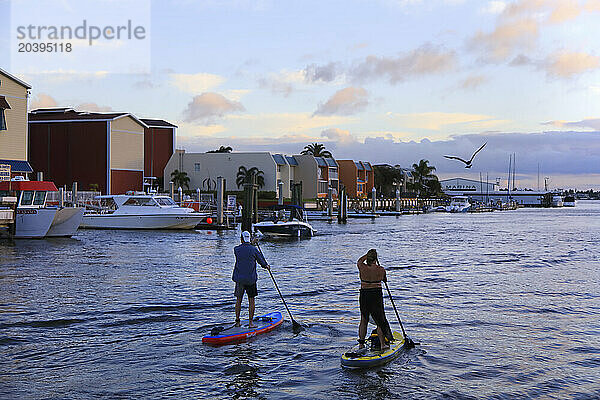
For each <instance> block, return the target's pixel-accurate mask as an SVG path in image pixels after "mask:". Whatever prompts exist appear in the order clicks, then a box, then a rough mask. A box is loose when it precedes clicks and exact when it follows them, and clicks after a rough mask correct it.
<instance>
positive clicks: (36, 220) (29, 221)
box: [0, 177, 58, 239]
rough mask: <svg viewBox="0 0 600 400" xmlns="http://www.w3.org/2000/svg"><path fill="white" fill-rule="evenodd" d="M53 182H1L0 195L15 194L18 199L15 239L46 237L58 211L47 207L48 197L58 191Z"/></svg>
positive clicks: (19, 179)
mask: <svg viewBox="0 0 600 400" xmlns="http://www.w3.org/2000/svg"><path fill="white" fill-rule="evenodd" d="M56 190H57V189H56V186H54V183H52V182H44V181H28V180H25V179H23V178H21V177H18V178H13V180H11V181H10V182H0V192H2V193H0V195H2V194H8V193H15V194H16V197H17V199H18V203H17V210H16V215H15V234H14V238H15V239H40V238H43V237H45V236H46V234H47V233H48V230H49V229H50V226H51V225H52V221H54V216H55V215H56V212H57V211H58V209H57V208H54V207H46V195H47V193H48V192H49V191H56Z"/></svg>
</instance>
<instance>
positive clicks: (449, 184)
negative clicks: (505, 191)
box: [440, 178, 498, 196]
mask: <svg viewBox="0 0 600 400" xmlns="http://www.w3.org/2000/svg"><path fill="white" fill-rule="evenodd" d="M440 185H442V190H443V191H444V193H446V194H448V195H451V196H452V195H453V194H454V193H456V194H457V195H458V193H460V195H461V196H462V195H464V193H468V192H484V193H485V192H494V191H496V190H498V184H497V183H496V182H484V181H476V180H474V179H466V178H451V179H442V180H441V181H440Z"/></svg>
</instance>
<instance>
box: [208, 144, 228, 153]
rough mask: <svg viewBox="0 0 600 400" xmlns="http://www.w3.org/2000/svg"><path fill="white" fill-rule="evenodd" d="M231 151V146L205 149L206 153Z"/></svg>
mask: <svg viewBox="0 0 600 400" xmlns="http://www.w3.org/2000/svg"><path fill="white" fill-rule="evenodd" d="M232 151H233V147H231V146H227V147H225V146H221V147H219V148H218V149H217V150H211V151H207V153H231V152H232Z"/></svg>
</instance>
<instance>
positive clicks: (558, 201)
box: [552, 194, 564, 207]
mask: <svg viewBox="0 0 600 400" xmlns="http://www.w3.org/2000/svg"><path fill="white" fill-rule="evenodd" d="M563 205H564V203H563V198H562V196H561V195H560V194H554V195H552V207H562V206H563Z"/></svg>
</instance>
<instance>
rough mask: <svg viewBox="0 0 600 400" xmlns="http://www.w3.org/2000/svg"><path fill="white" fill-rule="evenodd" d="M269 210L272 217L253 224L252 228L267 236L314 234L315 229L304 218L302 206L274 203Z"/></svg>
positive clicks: (301, 236)
mask: <svg viewBox="0 0 600 400" xmlns="http://www.w3.org/2000/svg"><path fill="white" fill-rule="evenodd" d="M271 210H272V211H273V217H272V219H271V220H267V221H262V222H258V223H256V224H254V225H253V227H254V230H257V231H259V232H260V233H261V234H262V235H264V236H267V237H288V238H308V237H313V236H314V235H315V232H316V231H315V230H314V228H313V227H312V226H311V225H310V224H309V223H308V221H307V220H306V213H305V212H304V211H305V210H304V208H303V207H300V206H293V205H276V206H273V207H271ZM286 212H288V213H289V216H287V214H286ZM286 216H287V218H286Z"/></svg>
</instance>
